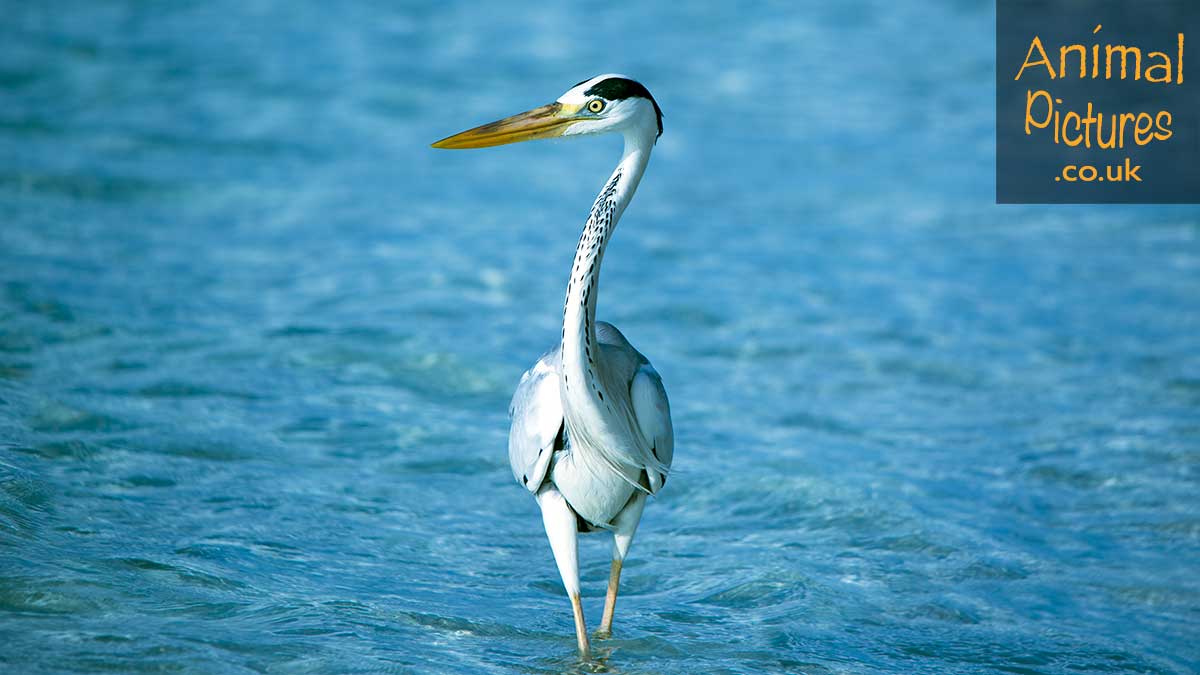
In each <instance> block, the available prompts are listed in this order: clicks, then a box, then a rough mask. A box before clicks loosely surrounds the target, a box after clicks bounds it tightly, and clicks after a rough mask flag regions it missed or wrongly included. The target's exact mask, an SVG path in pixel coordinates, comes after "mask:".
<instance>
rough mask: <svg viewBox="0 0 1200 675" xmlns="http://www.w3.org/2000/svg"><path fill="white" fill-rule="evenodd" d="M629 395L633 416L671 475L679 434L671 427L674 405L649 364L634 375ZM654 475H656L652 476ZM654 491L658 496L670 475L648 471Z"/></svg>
mask: <svg viewBox="0 0 1200 675" xmlns="http://www.w3.org/2000/svg"><path fill="white" fill-rule="evenodd" d="M629 396H630V399H631V402H632V403H633V414H634V416H635V417H636V418H637V423H638V428H640V429H641V431H642V437H643V438H645V439H646V442H647V443H649V444H650V447H651V448H652V450H651V451H652V452H653V453H654V457H655V458H656V459H657V460H658V461H659V463H660V464H662V465H663V467H665V468H666V469H667V470H668V472H669V470H670V468H671V460H672V459H673V458H674V457H675V431H674V429H673V428H672V427H671V404H670V402H669V401H668V400H667V390H666V388H665V387H663V383H662V378H661V377H659V376H658V371H656V370H654V366H651V365H650V364H649V363H648V362H647V363H643V364H642V365H641V367H639V368H638V370H637V372H636V373H634V376H633V382H631V383H630V385H629ZM651 474H654V475H651ZM646 478H647V479H648V480H649V482H650V492H651V493H657V492H658V490H659V488H661V487H662V486H663V483H665V482H666V480H667V476H666V474H660V473H658V472H656V471H647V476H646Z"/></svg>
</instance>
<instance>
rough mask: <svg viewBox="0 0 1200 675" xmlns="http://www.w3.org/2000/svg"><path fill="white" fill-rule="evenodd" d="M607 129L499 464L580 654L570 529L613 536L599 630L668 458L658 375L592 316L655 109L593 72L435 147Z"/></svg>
mask: <svg viewBox="0 0 1200 675" xmlns="http://www.w3.org/2000/svg"><path fill="white" fill-rule="evenodd" d="M610 132H617V133H620V134H622V135H623V136H624V139H625V150H624V153H623V154H622V155H621V161H620V162H619V163H618V164H617V168H616V169H615V170H613V173H612V176H611V177H610V178H609V179H608V181H607V182H605V184H604V188H603V189H602V190H601V191H600V194H599V195H598V196H597V197H596V200H595V202H594V203H593V204H592V209H591V212H590V213H589V214H588V218H587V222H586V223H585V224H584V227H583V234H582V235H581V236H580V238H579V245H578V246H577V247H576V249H575V261H574V263H572V265H571V275H570V277H569V279H568V281H567V296H566V302H565V304H564V306H563V324H562V339H561V341H560V343H559V344H558V345H557V346H555V347H554V348H553V349H551V350H550V351H548V352H546V353H545V354H544V355H543V356H542V357H541V358H540V359H538V361H537V362H536V363H535V364H533V367H532V368H530V369H529V370H528V371H527V372H526V373H525V374H524V375H523V376H522V377H521V382H520V384H518V385H517V391H516V393H515V394H514V395H513V399H512V406H511V408H510V410H509V412H510V414H511V415H512V427H511V429H510V431H509V437H508V460H509V464H510V466H511V467H512V472H513V476H514V477H515V478H516V479H517V482H519V483H520V484H521V485H523V486H524V487H525V488H526V489H527V490H529V491H530V492H531V493H532V494H533V495H534V497H535V498H536V500H537V504H538V506H539V507H540V508H541V512H542V522H543V524H544V525H545V528H546V537H547V538H548V539H549V540H550V548H551V550H552V551H553V553H554V560H555V562H556V563H557V565H558V571H559V574H560V575H561V576H562V582H563V586H564V588H565V589H566V591H567V596H568V597H569V598H570V600H571V609H572V611H573V612H574V614H575V635H576V639H577V641H578V646H579V652H580V654H581V655H582V656H584V657H587V656H588V651H589V644H588V635H587V624H586V623H585V621H584V616H583V606H582V603H581V601H580V595H579V559H578V547H577V535H578V534H579V533H581V532H591V531H608V532H611V533H612V535H613V548H612V567H611V572H610V574H609V579H608V593H607V594H606V597H605V601H604V614H603V617H602V618H601V620H600V628H599V630H598V631H597V633H596V635H597V637H600V638H604V637H608V636H610V635H611V633H612V620H613V611H614V609H615V607H616V601H617V588H618V586H619V584H620V580H621V565H622V563H623V561H624V560H625V556H626V555H627V554H628V553H629V546H630V544H631V543H632V541H633V536H634V533H635V532H636V531H637V526H638V522H639V521H640V520H641V517H642V508H643V507H644V506H645V503H646V496H647V495H653V494H657V493H658V491H659V490H660V489H661V488H662V486H663V484H664V483H665V482H666V480H667V474H668V473H669V472H670V469H671V459H672V456H673V455H674V445H675V439H674V432H673V430H672V428H671V410H670V405H669V404H668V402H667V393H666V390H665V389H664V388H663V384H662V379H661V378H660V377H659V375H658V372H656V371H655V370H654V367H653V366H651V365H650V361H649V360H647V359H646V357H645V356H642V354H641V353H640V352H638V351H637V350H636V349H634V348H633V345H631V344H629V341H628V340H626V339H625V336H624V335H622V334H621V331H619V330H617V328H616V327H615V326H613V325H612V324H609V323H605V322H597V321H596V296H597V295H598V290H599V289H598V287H599V283H600V264H601V261H602V260H603V258H604V249H605V248H606V247H607V246H608V241H609V238H610V237H611V236H612V233H613V230H614V229H615V228H616V226H617V221H618V220H619V219H620V218H621V214H622V213H623V212H624V211H625V207H626V206H628V205H629V201H630V200H631V199H632V198H633V193H634V192H635V191H636V190H637V186H638V183H639V182H640V181H641V179H642V174H643V173H644V172H645V170H646V164H647V163H648V162H649V161H650V152H651V151H652V150H653V149H654V145H655V143H656V142H657V141H658V137H659V136H660V135H661V134H662V111H661V110H659V107H658V103H656V102H655V100H654V98H653V97H652V96H651V95H650V92H649V91H647V90H646V88H645V87H644V86H642V85H641V84H640V83H638V82H636V81H634V80H631V79H629V78H627V77H624V76H622V75H613V74H608V75H599V76H596V77H593V78H591V79H588V80H584V81H583V82H580V83H579V84H577V85H575V86H574V87H572V88H571V89H569V90H568V91H567V92H566V93H565V94H563V95H562V96H560V97H559V98H558V100H557V101H555V102H553V103H550V104H549V105H544V106H541V107H538V108H534V109H532V110H529V111H526V112H523V113H520V114H518V115H514V116H512V117H507V118H505V119H502V120H498V121H496V122H492V123H490V124H484V125H483V126H479V127H476V128H474V129H470V130H468V131H464V132H462V133H460V134H456V135H454V136H450V137H449V138H445V139H443V140H440V141H438V142H437V143H434V144H433V147H435V148H447V149H459V148H484V147H491V146H495V145H503V144H506V143H516V142H519V141H528V140H534V139H538V138H551V137H558V136H584V135H591V134H603V133H610Z"/></svg>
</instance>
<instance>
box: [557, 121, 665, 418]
mask: <svg viewBox="0 0 1200 675" xmlns="http://www.w3.org/2000/svg"><path fill="white" fill-rule="evenodd" d="M655 139H656V137H655V135H654V134H653V133H646V132H644V131H641V132H639V131H638V130H631V131H629V132H626V134H625V152H624V154H623V155H622V156H621V161H620V163H618V164H617V168H616V169H614V170H613V173H612V176H611V177H610V178H609V179H608V182H607V183H605V185H604V189H603V190H601V191H600V194H599V195H597V197H596V202H595V204H593V205H592V211H591V214H590V215H589V216H588V219H587V224H586V225H584V228H583V234H582V235H580V237H579V245H578V247H576V249H575V262H574V264H573V265H572V266H571V278H570V281H569V282H568V283H567V299H566V303H565V305H564V306H563V332H562V364H563V371H562V381H561V389H562V394H563V397H564V402H566V401H567V400H569V401H571V405H567V406H564V408H565V410H566V413H567V423H568V428H569V429H570V430H571V431H573V432H574V433H576V434H579V433H580V432H582V433H583V434H587V430H585V429H583V428H581V427H584V426H590V425H586V424H585V423H584V420H585V419H586V420H596V419H603V417H604V416H603V415H597V414H589V413H593V412H595V413H598V412H599V409H602V408H605V407H606V403H607V406H611V405H612V403H613V401H612V397H611V396H610V395H609V392H608V388H607V383H606V382H604V380H603V377H602V376H601V373H603V370H602V369H601V368H599V367H598V366H597V364H599V363H600V359H601V354H600V349H599V347H598V345H597V342H596V296H597V295H598V294H599V286H600V263H601V262H602V261H603V259H604V249H605V248H606V247H607V246H608V240H609V238H610V237H611V236H612V233H613V230H614V229H616V227H617V221H618V220H619V219H620V218H621V214H622V213H624V212H625V207H626V206H628V205H629V201H630V200H631V199H633V193H634V192H635V191H636V190H637V186H638V183H639V182H640V181H641V180H642V174H643V173H644V172H645V171H646V164H647V163H648V162H649V161H650V150H651V149H652V148H653V147H654V141H655ZM597 431H599V430H597Z"/></svg>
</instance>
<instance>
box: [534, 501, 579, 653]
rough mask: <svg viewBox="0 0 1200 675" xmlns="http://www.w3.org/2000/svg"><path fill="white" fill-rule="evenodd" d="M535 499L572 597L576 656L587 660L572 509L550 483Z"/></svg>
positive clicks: (551, 547)
mask: <svg viewBox="0 0 1200 675" xmlns="http://www.w3.org/2000/svg"><path fill="white" fill-rule="evenodd" d="M537 500H538V505H539V506H541V507H542V524H543V525H545V526H546V537H547V538H548V539H549V540H550V550H552V551H553V552H554V562H555V563H557V564H558V573H559V575H560V576H562V582H563V588H565V589H566V590H567V596H568V597H570V598H571V610H572V611H573V612H574V613H575V638H576V640H577V641H578V643H579V655H580V656H581V657H583V658H585V659H586V658H588V657H589V655H590V649H589V646H588V637H587V625H586V624H585V623H584V621H583V604H582V602H581V601H580V598H579V549H578V546H577V543H576V540H577V537H578V532H577V531H576V529H575V522H576V521H575V512H574V511H572V510H571V507H570V505H568V504H567V500H566V499H563V496H562V494H560V493H559V491H558V490H556V489H554V488H553V487H551V486H549V485H547V486H546V487H543V488H542V489H541V491H540V492H538V495H537Z"/></svg>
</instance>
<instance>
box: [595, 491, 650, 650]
mask: <svg viewBox="0 0 1200 675" xmlns="http://www.w3.org/2000/svg"><path fill="white" fill-rule="evenodd" d="M645 506H646V495H645V494H644V493H642V492H638V493H636V494H634V496H633V497H631V498H630V499H629V503H628V504H626V505H625V508H623V509H621V512H620V513H618V514H617V517H616V518H615V519H614V520H613V559H612V569H611V571H610V572H609V574H608V594H607V595H605V596H604V616H603V618H601V619H600V630H598V631H596V637H598V638H602V639H603V638H607V637H609V636H611V635H612V622H613V612H614V611H616V609H617V588H618V587H619V586H620V585H621V565H622V563H623V562H624V561H625V556H626V555H627V554H628V553H629V545H630V544H632V543H633V535H634V533H635V532H637V526H638V523H639V522H640V521H641V520H642V508H644V507H645Z"/></svg>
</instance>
